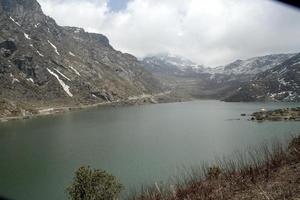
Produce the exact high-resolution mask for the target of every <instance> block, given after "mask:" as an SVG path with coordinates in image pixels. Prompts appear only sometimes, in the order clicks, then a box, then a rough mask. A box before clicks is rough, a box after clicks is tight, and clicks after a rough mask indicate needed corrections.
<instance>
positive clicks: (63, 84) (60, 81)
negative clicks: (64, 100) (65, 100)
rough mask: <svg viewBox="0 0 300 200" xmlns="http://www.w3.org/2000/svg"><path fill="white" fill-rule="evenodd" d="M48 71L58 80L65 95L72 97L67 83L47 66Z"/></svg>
mask: <svg viewBox="0 0 300 200" xmlns="http://www.w3.org/2000/svg"><path fill="white" fill-rule="evenodd" d="M47 70H48V72H49V73H50V74H51V75H53V76H54V77H55V78H56V79H57V80H58V82H59V84H60V85H61V86H62V88H63V89H64V91H65V92H66V93H67V95H69V96H70V97H73V94H72V93H71V92H70V87H69V86H68V85H66V84H65V83H64V82H63V81H62V80H61V79H60V78H59V76H58V75H57V74H55V73H54V72H53V71H51V70H50V69H49V68H47Z"/></svg>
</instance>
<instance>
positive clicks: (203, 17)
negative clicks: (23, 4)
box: [38, 0, 300, 67]
mask: <svg viewBox="0 0 300 200" xmlns="http://www.w3.org/2000/svg"><path fill="white" fill-rule="evenodd" d="M38 1H39V2H40V4H41V6H42V9H43V11H44V12H45V13H46V14H47V15H49V16H51V17H53V18H54V19H55V20H56V21H57V23H58V24H59V25H68V26H78V27H82V28H84V29H86V30H87V31H90V32H98V33H102V34H105V35H106V36H107V37H108V38H109V40H110V43H111V45H112V46H113V47H114V48H115V49H118V50H121V51H123V52H128V53H132V54H134V55H135V56H137V57H139V58H141V57H144V56H147V55H153V54H158V53H171V54H176V55H180V56H184V57H186V58H189V59H191V60H193V61H195V62H197V63H198V64H204V65H206V66H211V67H214V66H218V65H223V64H226V63H228V62H231V61H233V60H235V59H244V58H249V57H253V56H259V55H265V54H271V53H288V52H298V51H299V52H300V48H299V47H300V39H299V36H300V22H299V19H300V10H297V9H294V8H291V7H289V6H285V5H282V4H280V3H277V2H273V1H270V0H38Z"/></svg>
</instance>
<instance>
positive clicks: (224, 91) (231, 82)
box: [143, 54, 295, 99]
mask: <svg viewBox="0 0 300 200" xmlns="http://www.w3.org/2000/svg"><path fill="white" fill-rule="evenodd" d="M294 55H295V54H272V55H266V56H260V57H254V58H249V59H246V60H236V61H234V62H232V63H230V64H227V65H224V66H220V67H216V68H209V67H204V66H202V65H197V64H196V63H194V62H192V61H190V60H188V59H186V58H182V57H179V56H170V55H158V56H152V57H146V58H144V59H143V64H144V65H145V67H146V68H147V69H149V70H150V71H151V72H152V73H153V74H154V75H155V76H156V77H157V78H158V79H160V80H161V82H163V83H165V85H167V86H170V87H171V88H173V90H175V91H176V92H177V93H180V94H183V95H191V96H193V97H199V98H217V99H223V98H224V97H227V96H231V95H232V93H233V91H236V90H237V89H238V88H240V87H241V86H243V85H245V84H247V83H249V82H250V81H251V80H252V78H254V77H255V76H256V75H257V74H259V73H262V72H265V71H267V70H269V69H272V68H274V67H275V66H277V65H278V64H280V63H282V62H284V61H286V60H287V59H289V58H291V57H292V56H294Z"/></svg>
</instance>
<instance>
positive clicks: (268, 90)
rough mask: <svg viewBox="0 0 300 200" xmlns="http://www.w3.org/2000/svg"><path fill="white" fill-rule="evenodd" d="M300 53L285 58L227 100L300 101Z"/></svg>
mask: <svg viewBox="0 0 300 200" xmlns="http://www.w3.org/2000/svg"><path fill="white" fill-rule="evenodd" d="M299 94H300V54H296V55H295V56H293V57H291V58H289V59H287V60H285V61H284V62H282V63H281V64H279V65H277V66H275V67H274V68H271V69H269V70H267V71H265V72H262V73H259V74H257V75H256V76H255V77H253V78H252V79H251V81H249V82H248V83H246V84H244V86H242V87H241V88H240V89H239V90H237V91H235V92H234V93H233V94H232V95H231V96H229V97H228V98H227V99H226V100H227V101H265V100H273V101H292V102H298V101H300V96H299Z"/></svg>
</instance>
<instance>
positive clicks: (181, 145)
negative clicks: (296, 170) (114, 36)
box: [0, 101, 300, 200]
mask: <svg viewBox="0 0 300 200" xmlns="http://www.w3.org/2000/svg"><path fill="white" fill-rule="evenodd" d="M291 106H300V104H293V103H225V102H219V101H194V102H186V103H170V104H159V105H144V106H132V107H106V108H99V109H96V110H85V111H80V112H72V113H67V114H64V115H59V116H48V117H41V118H36V119H32V120H28V121H16V122H8V123H2V124H0V195H3V196H6V197H9V198H12V199H17V200H41V199H43V200H54V199H55V200H60V199H62V200H63V199H66V194H65V188H66V187H67V186H68V185H69V183H70V182H71V180H72V177H73V172H74V171H75V170H76V169H77V168H78V167H80V166H82V165H90V166H92V167H94V168H102V169H106V170H108V171H109V172H111V173H112V174H114V175H116V176H118V177H119V179H120V181H121V182H122V183H123V184H124V185H125V186H126V188H127V189H128V190H129V189H130V188H134V187H136V186H138V185H140V184H145V183H152V182H155V181H160V180H167V179H168V177H170V176H171V175H174V174H175V173H176V171H177V170H178V168H179V167H180V166H182V165H183V164H184V165H186V166H190V165H195V164H198V163H201V162H203V161H209V160H212V159H213V158H215V156H218V155H219V156H220V155H229V154H231V153H232V152H234V151H235V150H242V149H244V148H246V147H248V146H251V145H255V144H259V143H262V142H263V141H266V140H271V139H274V138H279V139H286V138H288V137H290V135H291V134H297V133H298V132H299V130H300V122H265V123H257V122H251V121H247V120H246V119H243V120H232V119H236V118H240V114H241V113H252V112H254V111H257V110H258V109H260V108H262V107H263V108H267V109H271V108H277V107H291Z"/></svg>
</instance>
